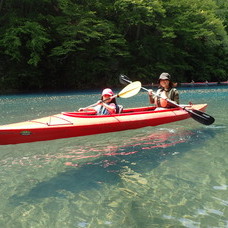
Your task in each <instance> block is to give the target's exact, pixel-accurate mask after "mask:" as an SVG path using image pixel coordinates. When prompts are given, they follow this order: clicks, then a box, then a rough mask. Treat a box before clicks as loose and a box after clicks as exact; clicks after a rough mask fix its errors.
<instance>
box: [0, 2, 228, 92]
mask: <svg viewBox="0 0 228 228" xmlns="http://www.w3.org/2000/svg"><path fill="white" fill-rule="evenodd" d="M0 2H1V4H0V13H1V17H0V23H1V25H2V26H1V27H0V63H1V67H0V88H5V87H8V88H9V89H22V90H23V89H26V90H27V89H28V90H29V89H77V88H93V87H96V88H102V87H104V86H116V85H118V77H117V76H118V75H119V73H125V74H129V75H131V76H132V77H133V78H135V79H141V80H142V81H143V82H144V83H151V81H153V82H156V81H157V77H158V75H159V74H160V73H161V72H164V71H166V72H169V73H170V74H172V75H173V78H174V80H176V81H178V82H181V81H191V80H192V79H193V80H195V81H201V80H208V81H210V80H213V81H217V80H227V72H228V61H227V60H228V35H227V28H228V26H227V25H228V13H227V12H228V3H227V0H188V1H186V0H156V1H151V0H115V1H111V0H83V1H82V0H78V1H75V0H57V1H51V0H39V1H35V0H21V1H20V3H19V1H18V0H8V1H4V0H2V1H0Z"/></svg>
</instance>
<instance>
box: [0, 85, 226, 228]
mask: <svg viewBox="0 0 228 228" xmlns="http://www.w3.org/2000/svg"><path fill="white" fill-rule="evenodd" d="M119 91H120V90H116V91H115V92H119ZM179 91H180V96H181V103H182V104H187V103H188V102H189V101H191V102H193V103H208V108H207V113H208V114H210V115H212V116H213V117H214V118H215V119H216V121H215V123H214V124H213V125H210V126H205V125H202V124H200V123H198V122H196V121H195V120H193V119H188V120H184V121H180V122H176V123H172V124H166V125H160V126H157V127H148V128H142V129H137V130H131V131H123V132H117V133H108V134H101V135H94V136H85V137H78V138H69V139H60V140H54V141H46V142H35V143H27V144H18V145H7V146H0V182H1V185H0V227H4V228H22V227H23V228H31V227H33V228H40V227H41V228H42V227H45V228H46V227H48V228H52V227H53V228H65V227H66V228H68V227H69V228H71V227H77V228H81V227H83V228H96V227H98V228H100V227H101V228H106V227H112V228H120V227H121V228H151V227H152V228H153V227H191V228H195V227H210V228H211V227H216V228H217V227H226V228H227V227H228V182H227V177H228V156H227V153H228V152H227V151H228V149H227V148H228V130H227V129H228V121H227V119H228V117H227V113H228V102H227V101H228V87H227V86H218V87H203V88H189V89H183V88H181V89H179ZM99 98H100V95H99V91H86V92H85V91H84V92H72V93H58V94H57V93H56V94H54V93H50V94H30V95H6V96H3V95H2V96H0V105H1V116H0V123H1V125H2V124H8V123H14V122H19V121H25V120H29V119H35V118H38V117H43V116H47V115H52V114H56V113H60V112H62V111H74V110H77V109H78V108H79V107H84V106H88V105H90V104H93V103H94V102H96V101H97V100H98V99H99ZM118 103H119V104H123V105H124V107H137V106H146V105H148V104H149V103H148V97H147V93H146V92H140V93H138V94H137V95H136V96H134V97H131V98H127V99H123V98H118Z"/></svg>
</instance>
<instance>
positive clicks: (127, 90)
mask: <svg viewBox="0 0 228 228" xmlns="http://www.w3.org/2000/svg"><path fill="white" fill-rule="evenodd" d="M141 87H142V85H141V82H139V81H135V82H132V83H131V84H128V85H127V86H126V87H124V88H123V89H122V90H121V91H120V92H119V93H118V97H121V98H128V97H132V96H134V95H136V94H137V93H138V92H139V90H140V89H141Z"/></svg>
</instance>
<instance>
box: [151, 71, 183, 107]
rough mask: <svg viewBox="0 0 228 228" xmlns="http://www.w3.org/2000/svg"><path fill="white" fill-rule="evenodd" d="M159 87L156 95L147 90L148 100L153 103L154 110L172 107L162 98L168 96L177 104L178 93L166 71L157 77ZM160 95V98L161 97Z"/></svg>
mask: <svg viewBox="0 0 228 228" xmlns="http://www.w3.org/2000/svg"><path fill="white" fill-rule="evenodd" d="M158 82H159V88H158V90H157V92H156V95H157V96H156V95H154V94H153V90H151V89H149V90H148V95H149V101H150V103H151V104H155V106H156V107H157V108H156V110H160V109H167V108H173V107H174V106H172V104H170V103H168V102H167V101H166V100H165V99H163V98H168V99H170V100H172V101H174V102H175V103H176V104H179V93H178V91H177V89H176V88H174V83H173V82H172V81H171V76H170V75H169V74H168V73H162V74H161V75H160V77H159V79H158ZM161 97H162V98H161Z"/></svg>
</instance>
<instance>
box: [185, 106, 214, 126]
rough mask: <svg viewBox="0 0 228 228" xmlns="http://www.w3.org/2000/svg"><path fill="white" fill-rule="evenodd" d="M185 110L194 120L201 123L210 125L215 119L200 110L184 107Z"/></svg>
mask: <svg viewBox="0 0 228 228" xmlns="http://www.w3.org/2000/svg"><path fill="white" fill-rule="evenodd" d="M185 110H186V111H187V112H188V113H189V114H190V116H191V117H192V118H193V119H194V120H196V121H198V122H199V123H201V124H204V125H211V124H213V123H214V122H215V119H214V118H213V117H212V116H210V115H208V114H207V113H205V112H202V111H200V110H195V109H192V110H187V109H185Z"/></svg>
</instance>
